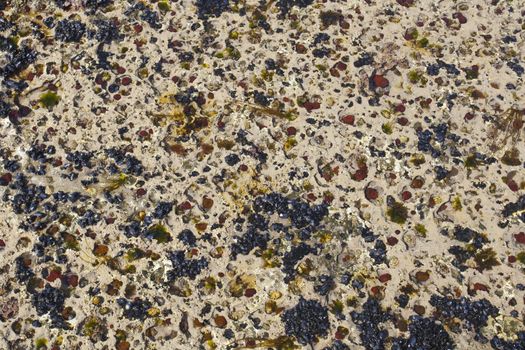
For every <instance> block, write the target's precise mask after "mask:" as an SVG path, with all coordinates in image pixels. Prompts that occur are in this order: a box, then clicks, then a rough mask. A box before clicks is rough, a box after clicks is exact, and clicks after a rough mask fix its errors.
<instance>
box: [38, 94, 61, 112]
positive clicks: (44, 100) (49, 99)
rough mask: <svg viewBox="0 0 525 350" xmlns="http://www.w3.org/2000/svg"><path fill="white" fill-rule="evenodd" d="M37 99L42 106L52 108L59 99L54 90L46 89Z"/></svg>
mask: <svg viewBox="0 0 525 350" xmlns="http://www.w3.org/2000/svg"><path fill="white" fill-rule="evenodd" d="M39 101H40V104H41V105H42V106H44V107H47V108H53V107H54V106H56V105H57V104H58V102H59V101H60V96H58V95H57V94H56V93H55V92H52V91H48V92H45V93H43V94H42V95H41V96H40V99H39Z"/></svg>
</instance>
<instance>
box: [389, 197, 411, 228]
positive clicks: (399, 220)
mask: <svg viewBox="0 0 525 350" xmlns="http://www.w3.org/2000/svg"><path fill="white" fill-rule="evenodd" d="M386 213H387V215H388V218H389V219H390V221H392V222H395V223H396V224H399V225H403V224H404V223H405V222H406V221H407V218H408V209H407V208H406V207H405V206H404V205H403V204H402V203H399V202H394V203H393V204H392V205H391V206H390V208H388V210H387V212H386Z"/></svg>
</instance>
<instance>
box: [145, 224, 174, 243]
mask: <svg viewBox="0 0 525 350" xmlns="http://www.w3.org/2000/svg"><path fill="white" fill-rule="evenodd" d="M147 237H148V238H150V239H154V240H156V241H157V243H167V242H169V241H171V234H170V233H169V232H168V229H167V228H166V226H164V225H161V224H157V225H153V226H151V227H150V228H148V232H147Z"/></svg>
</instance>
